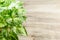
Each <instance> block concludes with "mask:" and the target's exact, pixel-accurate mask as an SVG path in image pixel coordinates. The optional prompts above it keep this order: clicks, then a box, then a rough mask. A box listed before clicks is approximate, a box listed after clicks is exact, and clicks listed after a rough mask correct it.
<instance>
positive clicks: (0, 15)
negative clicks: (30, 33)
mask: <svg viewBox="0 0 60 40" xmlns="http://www.w3.org/2000/svg"><path fill="white" fill-rule="evenodd" d="M24 13H25V9H24V8H23V2H21V1H16V0H0V40H19V39H18V35H27V32H26V29H25V27H24V26H23V22H24V21H25V20H26V16H25V15H24Z"/></svg>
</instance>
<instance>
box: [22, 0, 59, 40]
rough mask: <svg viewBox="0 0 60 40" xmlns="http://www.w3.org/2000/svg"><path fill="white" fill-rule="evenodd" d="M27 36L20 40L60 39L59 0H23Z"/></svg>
mask: <svg viewBox="0 0 60 40" xmlns="http://www.w3.org/2000/svg"><path fill="white" fill-rule="evenodd" d="M24 2H25V8H26V10H27V14H26V15H27V20H26V22H25V23H24V25H25V26H26V29H27V32H28V37H21V40H60V0H24Z"/></svg>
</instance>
